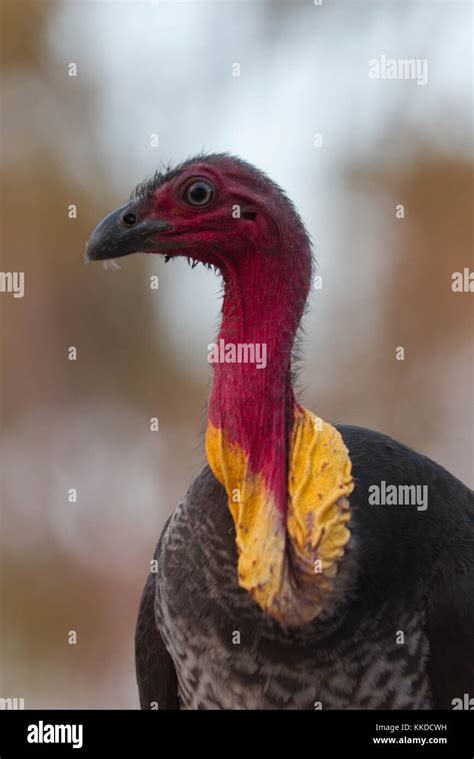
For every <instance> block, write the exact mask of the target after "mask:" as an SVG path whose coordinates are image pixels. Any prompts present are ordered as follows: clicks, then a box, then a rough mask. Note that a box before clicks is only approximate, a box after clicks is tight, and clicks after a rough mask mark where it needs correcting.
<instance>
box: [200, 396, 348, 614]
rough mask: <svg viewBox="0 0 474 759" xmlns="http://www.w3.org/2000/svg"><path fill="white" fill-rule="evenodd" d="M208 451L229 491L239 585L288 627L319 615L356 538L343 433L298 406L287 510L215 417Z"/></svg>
mask: <svg viewBox="0 0 474 759" xmlns="http://www.w3.org/2000/svg"><path fill="white" fill-rule="evenodd" d="M206 451H207V458H208V461H209V466H210V467H211V469H212V471H213V472H214V475H215V476H216V478H217V479H218V480H219V482H220V483H221V484H222V485H223V486H224V487H225V489H226V492H227V496H228V503H229V508H230V511H231V514H232V518H233V520H234V524H235V530H236V542H237V549H238V555H239V560H238V580H239V584H240V586H241V587H242V588H245V589H246V590H247V591H248V592H249V593H250V594H251V595H252V597H253V598H254V600H255V601H256V602H257V603H258V604H259V606H260V607H261V608H262V609H263V610H264V611H265V612H267V613H268V614H270V615H271V616H272V617H274V618H275V619H277V620H278V621H279V622H281V623H282V624H287V625H300V624H304V623H305V622H308V621H309V620H311V619H313V618H314V617H316V616H317V615H318V614H319V613H320V612H321V610H322V609H323V607H324V603H325V600H326V596H327V594H329V593H331V590H332V589H333V583H334V578H335V576H336V574H337V570H338V565H339V563H340V561H341V559H342V558H343V556H344V553H345V546H346V545H347V543H348V541H349V538H350V532H349V529H348V528H347V522H348V521H349V519H350V511H349V502H348V499H347V497H348V496H349V495H350V493H351V492H352V490H353V489H354V484H353V480H352V475H351V461H350V458H349V453H348V451H347V448H346V446H345V444H344V441H343V440H342V437H341V435H340V433H339V432H338V430H336V429H335V427H333V426H332V425H331V424H328V423H327V422H324V421H323V420H322V419H319V418H318V417H316V416H315V415H314V414H313V413H312V412H311V411H307V410H306V409H304V408H302V407H296V408H295V414H294V421H293V430H292V438H291V446H290V451H289V467H288V503H287V512H286V515H283V514H282V513H281V511H280V510H279V509H278V508H277V505H276V503H275V501H274V498H273V495H272V493H271V492H270V491H269V490H268V489H267V487H266V484H265V482H264V479H263V477H262V474H261V473H260V472H253V471H251V469H250V467H249V464H248V456H247V454H246V453H245V451H244V450H243V449H242V448H241V447H240V445H239V444H238V443H235V442H231V441H229V440H228V438H227V436H226V433H225V430H224V429H221V428H218V427H215V426H214V425H213V424H212V422H210V421H209V423H208V427H207V434H206Z"/></svg>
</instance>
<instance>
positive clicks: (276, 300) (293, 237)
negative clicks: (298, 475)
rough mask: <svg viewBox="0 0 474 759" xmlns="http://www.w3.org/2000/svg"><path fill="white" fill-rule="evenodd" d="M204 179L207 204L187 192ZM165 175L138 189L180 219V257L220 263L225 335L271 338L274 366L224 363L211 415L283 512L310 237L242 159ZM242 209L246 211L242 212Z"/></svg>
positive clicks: (155, 211) (197, 163) (171, 218)
mask: <svg viewBox="0 0 474 759" xmlns="http://www.w3.org/2000/svg"><path fill="white" fill-rule="evenodd" d="M200 178H202V179H206V180H208V181H209V182H210V183H211V184H212V185H213V187H214V188H215V192H214V197H213V199H212V201H211V202H210V203H209V204H208V205H206V206H205V207H202V208H201V207H194V206H192V205H190V204H189V203H188V202H187V200H186V198H185V195H184V193H185V191H186V188H187V187H189V185H190V184H192V182H193V180H196V179H200ZM163 180H164V181H163ZM163 180H162V179H161V178H158V181H155V184H153V183H150V184H149V185H148V186H145V187H142V188H138V190H137V191H136V197H137V198H138V199H139V201H140V199H141V202H142V206H143V207H144V208H145V209H146V213H147V214H148V215H149V217H151V218H155V219H159V220H162V221H164V222H168V223H169V224H170V225H171V226H172V229H170V230H167V231H164V232H160V235H159V238H160V240H161V241H163V240H170V241H171V240H172V241H174V244H179V245H180V248H179V249H177V250H173V251H172V257H174V256H176V255H183V256H189V257H191V258H193V259H196V260H198V261H201V262H203V263H209V264H213V265H215V266H217V267H218V268H219V269H220V271H221V273H222V276H223V280H224V304H223V312H222V324H221V327H220V332H219V337H218V342H219V340H220V339H223V340H224V341H225V343H226V344H227V343H234V344H238V343H260V344H266V351H267V363H266V368H260V369H259V368H257V366H256V364H252V363H246V364H243V363H217V364H214V382H213V386H212V391H211V395H210V399H209V411H208V414H209V419H210V421H211V422H212V423H213V425H214V426H215V427H218V428H223V429H224V430H225V433H226V436H227V438H228V439H229V441H230V442H238V443H239V445H240V446H241V447H242V448H243V450H244V451H245V452H246V453H247V454H248V456H249V465H250V467H251V469H252V471H254V472H260V473H261V474H262V475H263V477H264V480H265V482H266V485H267V487H268V489H269V490H270V491H271V492H272V493H273V495H274V499H275V503H276V504H277V508H278V509H279V510H280V511H281V514H282V518H283V517H284V515H285V512H286V503H287V469H288V439H289V433H290V431H291V430H290V426H291V419H292V416H293V415H292V411H293V404H294V403H295V400H294V396H293V391H292V388H291V378H290V364H291V351H292V346H293V342H294V339H295V334H296V331H297V328H298V325H299V323H300V320H301V317H302V314H303V310H304V306H305V303H306V300H307V296H308V292H309V288H310V284H311V272H312V256H311V247H310V242H309V238H308V235H307V233H306V231H305V229H304V226H303V223H302V221H301V219H300V218H299V216H298V214H297V212H296V211H295V209H294V208H293V206H292V204H291V202H290V201H289V200H288V199H287V198H286V197H285V196H284V194H283V193H282V191H281V190H280V189H279V188H278V187H277V186H276V185H275V184H274V183H273V182H271V180H270V179H268V178H267V177H266V176H265V175H264V174H263V173H261V172H259V171H258V170H256V169H254V168H253V167H252V166H250V165H249V164H246V163H245V162H244V161H241V160H240V159H236V158H233V157H231V156H226V155H213V156H207V157H203V158H201V159H200V158H198V159H195V160H192V161H188V162H186V163H185V164H183V165H182V166H181V167H179V168H178V169H177V170H176V171H174V172H171V173H170V174H169V175H167V176H165V177H164V178H163ZM236 206H239V207H240V218H235V216H236V212H235V210H236ZM165 252H171V251H165Z"/></svg>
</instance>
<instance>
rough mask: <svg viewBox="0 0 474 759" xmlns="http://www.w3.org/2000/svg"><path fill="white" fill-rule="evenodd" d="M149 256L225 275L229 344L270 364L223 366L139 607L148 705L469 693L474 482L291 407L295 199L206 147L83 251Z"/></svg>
mask: <svg viewBox="0 0 474 759" xmlns="http://www.w3.org/2000/svg"><path fill="white" fill-rule="evenodd" d="M236 208H238V209H239V213H238V214H237V215H236V214H235V209H236ZM138 250H140V251H145V252H150V253H161V254H165V253H166V254H167V257H175V256H178V255H180V256H181V255H182V256H189V257H190V258H192V259H193V260H195V261H200V262H202V263H205V264H210V265H212V266H215V267H216V268H218V269H219V270H220V272H221V274H222V276H223V281H224V290H225V298H224V308H223V319H222V326H221V331H220V335H219V337H220V338H221V339H222V341H223V342H224V344H225V345H226V346H229V345H234V346H235V345H236V344H239V345H240V344H241V343H243V344H245V345H247V344H250V345H260V346H265V350H266V360H267V359H268V363H267V364H266V366H265V367H263V366H261V367H257V366H256V365H252V362H250V363H247V362H243V361H241V360H238V361H234V360H232V361H230V362H226V361H221V362H218V363H216V365H215V366H214V384H213V390H212V393H211V397H210V401H209V419H208V431H207V454H208V460H209V464H210V467H209V466H206V467H204V469H203V470H202V472H201V473H200V474H199V476H198V477H197V478H196V479H195V481H194V482H193V484H192V485H191V487H190V488H189V490H188V492H187V494H186V496H185V497H184V500H183V502H182V503H181V504H180V505H179V506H178V508H177V509H176V511H175V512H174V514H173V515H172V517H171V518H170V519H169V521H168V522H167V524H166V526H165V528H164V530H163V533H162V535H161V538H160V540H159V543H158V546H157V549H156V554H155V558H156V559H157V561H158V572H157V573H156V574H153V573H151V574H150V575H149V577H148V579H147V582H146V585H145V590H144V593H143V597H142V601H141V605H140V612H139V617H138V623H137V632H136V663H137V679H138V685H139V691H140V704H141V707H142V708H143V709H149V708H160V709H179V708H185V709H222V708H228V709H253V708H255V709H266V708H269V709H296V708H302V709H315V708H323V709H335V708H349V709H350V708H352V709H433V708H441V709H451V708H453V706H455V703H457V702H456V699H461V700H462V699H463V697H464V694H473V693H474V504H473V493H472V491H471V490H470V489H469V488H467V487H466V486H465V485H463V484H462V483H461V482H460V481H459V480H457V479H456V478H455V477H454V476H453V475H451V474H450V473H449V472H447V471H446V470H445V469H443V468H442V467H441V466H439V465H438V464H436V463H434V462H433V461H431V460H430V459H428V458H426V457H425V456H423V455H421V454H419V453H416V452H414V451H412V450H411V449H410V448H408V447H406V446H404V445H402V444H400V443H398V442H396V441H394V440H392V439H391V438H389V437H386V436H385V435H382V434H380V433H376V432H371V431H370V430H366V429H363V428H360V427H351V426H339V427H337V428H333V427H332V426H331V425H327V424H326V423H321V426H319V423H320V422H321V420H319V419H318V417H315V416H314V415H312V414H311V413H310V412H307V411H306V410H305V409H303V408H302V407H301V406H300V405H299V404H298V403H297V401H296V400H295V397H294V393H293V389H292V368H291V352H292V348H293V346H294V341H295V335H296V332H297V329H298V326H299V323H300V320H301V316H302V314H303V311H304V307H305V302H306V298H307V294H308V291H309V286H310V279H311V269H312V259H311V250H310V243H309V238H308V236H307V233H306V231H305V229H304V226H303V224H302V222H301V220H300V218H299V216H298V214H297V212H296V211H295V209H294V207H293V205H292V204H291V203H290V201H289V200H288V198H287V197H286V196H285V194H284V193H282V191H281V190H280V189H279V188H278V186H277V185H275V184H274V183H273V182H271V181H270V180H269V179H268V178H267V177H266V176H265V175H264V174H263V173H262V172H259V171H258V170H256V169H254V168H253V167H252V166H251V165H250V164H247V163H246V162H244V161H241V160H240V159H236V158H233V157H232V156H228V155H225V154H219V155H210V156H205V155H201V156H197V157H196V158H194V159H191V160H189V161H185V162H184V163H183V164H181V165H180V166H178V167H177V168H176V169H173V170H170V171H168V172H163V173H159V174H156V175H155V176H154V177H153V178H152V179H151V180H148V181H147V182H145V183H143V184H142V185H140V186H139V187H138V188H137V190H136V191H135V192H134V193H133V194H132V199H131V201H130V202H129V203H128V204H127V205H126V206H125V207H123V208H121V209H119V210H118V211H116V212H114V213H112V214H111V215H110V216H108V217H107V218H106V219H105V220H104V221H103V222H102V223H101V224H100V225H99V227H98V228H97V230H96V232H95V233H94V235H93V236H92V238H91V240H90V242H89V245H88V248H87V255H88V257H89V258H90V259H93V260H98V259H105V258H109V257H112V256H120V255H128V254H129V253H131V252H135V251H138ZM259 369H263V371H259ZM382 483H386V484H387V485H389V486H391V487H395V488H400V489H401V490H400V491H397V492H402V491H403V492H411V491H410V488H413V486H415V487H417V486H418V487H420V488H426V503H424V504H423V508H417V505H416V504H415V503H409V504H406V503H403V502H399V503H398V504H397V505H395V504H393V505H391V504H390V503H389V502H388V501H387V502H386V503H382V504H377V505H376V504H374V503H373V502H372V501H371V492H372V489H373V488H374V486H379V485H381V484H382ZM235 492H237V493H238V498H236V499H234V495H235ZM413 492H417V491H413ZM420 492H421V491H420ZM397 497H398V498H400V496H397ZM313 565H314V567H313Z"/></svg>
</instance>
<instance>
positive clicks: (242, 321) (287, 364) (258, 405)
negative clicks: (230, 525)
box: [209, 271, 304, 516]
mask: <svg viewBox="0 0 474 759" xmlns="http://www.w3.org/2000/svg"><path fill="white" fill-rule="evenodd" d="M259 274H260V276H258V275H259ZM267 274H268V273H267ZM265 279H266V284H265ZM300 299H301V296H300ZM303 307H304V302H302V303H299V304H298V303H295V301H292V302H291V308H288V307H287V308H285V292H284V282H283V281H279V278H278V277H275V276H273V279H270V278H269V276H268V277H267V278H266V277H265V276H264V273H263V272H255V271H253V272H252V276H251V277H249V278H248V279H242V277H240V278H239V279H238V280H236V279H232V278H231V277H230V276H228V277H227V278H226V282H225V295H224V306H223V314H222V324H221V329H220V331H219V335H218V338H217V342H216V343H215V344H214V345H213V346H211V350H210V355H209V358H210V360H211V361H212V363H213V367H214V382H213V387H212V392H211V397H210V402H209V422H210V424H212V425H213V426H214V427H216V428H220V429H222V430H224V431H225V434H226V437H227V439H228V441H229V443H232V444H235V445H237V446H239V447H240V448H241V449H242V451H243V452H244V453H245V455H246V457H247V464H248V467H249V469H251V470H252V471H254V472H257V471H258V472H260V473H261V474H262V477H263V478H264V480H265V483H266V486H267V487H268V488H269V490H270V491H271V492H272V493H273V495H274V498H275V501H276V505H277V508H278V510H279V512H280V513H281V514H282V515H283V516H284V514H285V512H286V503H287V495H286V493H287V471H288V439H289V437H288V436H289V434H290V432H291V424H292V419H293V408H294V405H295V399H294V394H293V389H292V386H291V351H292V346H293V342H294V337H295V333H296V330H297V327H298V323H299V320H300V318H301V314H302V312H303ZM214 346H215V350H214V352H213V348H214ZM212 353H213V355H212Z"/></svg>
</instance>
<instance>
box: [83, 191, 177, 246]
mask: <svg viewBox="0 0 474 759" xmlns="http://www.w3.org/2000/svg"><path fill="white" fill-rule="evenodd" d="M172 230H173V227H172V225H171V224H170V223H169V222H167V221H164V220H163V219H153V218H150V217H149V216H148V215H147V216H146V217H145V216H144V213H143V209H142V208H141V207H140V203H139V202H137V201H136V200H132V201H130V203H127V204H126V205H124V206H122V207H121V208H118V209H117V210H116V211H112V213H109V215H108V216H106V217H105V219H102V221H101V222H100V224H98V225H97V227H96V228H95V229H94V231H93V233H92V235H91V236H90V238H89V241H88V243H87V245H86V253H85V257H86V261H105V260H107V259H109V258H121V257H122V256H129V255H130V254H131V253H138V252H142V253H166V251H169V250H176V249H177V248H178V247H181V246H179V245H178V244H177V243H176V242H173V240H169V239H168V240H166V239H160V238H159V235H160V233H162V232H169V231H172Z"/></svg>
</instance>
